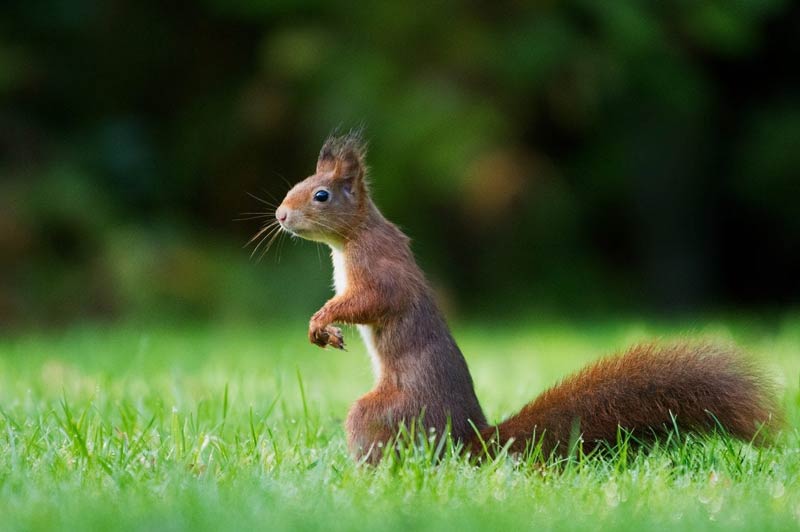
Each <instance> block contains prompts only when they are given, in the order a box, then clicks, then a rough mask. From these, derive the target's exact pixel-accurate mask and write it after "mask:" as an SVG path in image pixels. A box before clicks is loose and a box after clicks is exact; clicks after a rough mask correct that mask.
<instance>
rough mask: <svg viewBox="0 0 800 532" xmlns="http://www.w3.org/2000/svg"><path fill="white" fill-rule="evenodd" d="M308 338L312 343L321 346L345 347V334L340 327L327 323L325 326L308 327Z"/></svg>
mask: <svg viewBox="0 0 800 532" xmlns="http://www.w3.org/2000/svg"><path fill="white" fill-rule="evenodd" d="M308 339H309V340H310V341H311V343H312V344H314V345H318V346H320V347H325V346H328V345H330V346H332V347H335V348H336V349H342V350H343V349H344V336H343V335H342V330H341V329H340V328H339V327H334V326H333V325H326V326H325V327H314V326H313V325H312V326H311V327H309V329H308Z"/></svg>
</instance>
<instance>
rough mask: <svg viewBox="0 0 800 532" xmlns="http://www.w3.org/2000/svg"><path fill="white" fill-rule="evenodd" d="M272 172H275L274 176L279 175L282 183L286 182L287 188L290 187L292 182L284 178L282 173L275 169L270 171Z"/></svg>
mask: <svg viewBox="0 0 800 532" xmlns="http://www.w3.org/2000/svg"><path fill="white" fill-rule="evenodd" d="M272 173H273V174H275V175H276V176H278V177H280V178H281V179H283V181H284V183H286V184H287V185H288V186H289V188H292V184H291V183H290V182H289V180H288V179H286V178H285V177H283V175H282V174H280V173H278V172H276V171H275V170H273V171H272Z"/></svg>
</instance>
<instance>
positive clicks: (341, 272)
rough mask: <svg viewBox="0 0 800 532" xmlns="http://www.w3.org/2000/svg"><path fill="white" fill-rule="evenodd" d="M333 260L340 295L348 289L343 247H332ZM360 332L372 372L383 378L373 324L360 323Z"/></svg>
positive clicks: (334, 274)
mask: <svg viewBox="0 0 800 532" xmlns="http://www.w3.org/2000/svg"><path fill="white" fill-rule="evenodd" d="M331 260H332V261H333V287H334V288H335V289H336V294H337V295H340V294H343V293H344V292H345V290H347V264H346V257H345V254H344V252H343V251H342V250H341V249H337V248H335V247H331ZM358 332H360V333H361V338H362V339H363V340H364V344H365V345H366V346H367V352H368V353H369V358H370V361H371V362H372V372H373V374H374V375H375V379H376V380H380V378H381V359H380V357H379V356H378V348H377V346H376V345H375V332H374V331H373V330H372V326H371V325H358Z"/></svg>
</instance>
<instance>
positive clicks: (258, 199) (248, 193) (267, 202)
mask: <svg viewBox="0 0 800 532" xmlns="http://www.w3.org/2000/svg"><path fill="white" fill-rule="evenodd" d="M245 194H247V195H248V196H250V197H251V198H253V199H254V200H256V201H260V202H261V203H263V204H264V205H266V206H267V207H272V208H275V207H276V205H275V204H273V203H271V202H269V201H267V200H265V199H262V198H259V197H258V196H256V195H255V194H251V193H250V192H245Z"/></svg>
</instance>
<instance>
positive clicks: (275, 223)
mask: <svg viewBox="0 0 800 532" xmlns="http://www.w3.org/2000/svg"><path fill="white" fill-rule="evenodd" d="M276 225H279V223H278V220H275V221H273V222H271V223H269V224H267V225H265V226H264V227H262V228H261V229H260V230H259V231H258V232H257V233H256V234H255V236H254V237H253V238H251V239H250V240H248V241H247V244H245V245H244V246H242V247H245V248H246V247H247V246H249V245H250V244H252V243H253V242H254V241H256V240H258V237H260V236H261V235H263V234H264V233H266V232H267V231H269V230H270V229H272V228H274V227H275V226H276Z"/></svg>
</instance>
